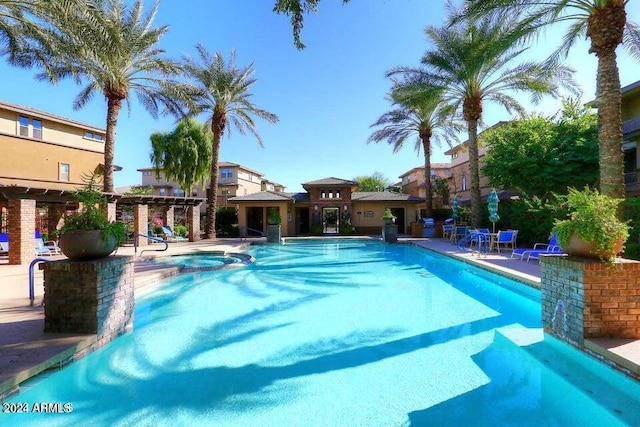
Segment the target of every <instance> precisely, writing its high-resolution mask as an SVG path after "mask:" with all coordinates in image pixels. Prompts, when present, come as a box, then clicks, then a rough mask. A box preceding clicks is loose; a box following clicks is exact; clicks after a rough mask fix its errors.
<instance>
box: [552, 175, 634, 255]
mask: <svg viewBox="0 0 640 427" xmlns="http://www.w3.org/2000/svg"><path fill="white" fill-rule="evenodd" d="M622 200H623V199H614V198H612V197H609V196H606V195H604V194H600V193H598V191H597V190H591V189H589V187H585V189H584V190H582V191H578V190H576V189H575V188H570V189H569V194H568V195H567V205H568V206H569V211H570V213H569V218H568V219H564V220H558V221H556V222H555V225H554V227H553V231H555V232H557V233H558V241H559V242H560V244H561V245H567V244H568V243H569V238H570V237H571V235H572V234H573V233H575V234H576V235H577V236H579V237H580V238H582V239H583V240H586V241H589V242H595V243H596V248H597V249H598V250H599V251H605V252H612V251H613V248H614V246H615V244H616V242H617V241H618V239H622V240H623V241H626V240H627V238H629V226H628V225H627V224H626V223H624V222H622V221H620V220H619V219H618V217H617V209H618V205H619V204H620V203H621V202H622ZM613 258H615V254H614V255H613ZM609 261H612V259H609Z"/></svg>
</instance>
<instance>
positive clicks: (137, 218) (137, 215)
mask: <svg viewBox="0 0 640 427" xmlns="http://www.w3.org/2000/svg"><path fill="white" fill-rule="evenodd" d="M133 233H134V234H135V235H136V236H137V235H138V234H142V235H143V236H146V235H148V233H149V207H148V206H147V205H134V206H133ZM135 238H137V239H138V246H146V245H148V244H149V239H145V238H143V237H139V238H138V237H135Z"/></svg>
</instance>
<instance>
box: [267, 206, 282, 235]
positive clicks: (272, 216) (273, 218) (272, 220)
mask: <svg viewBox="0 0 640 427" xmlns="http://www.w3.org/2000/svg"><path fill="white" fill-rule="evenodd" d="M281 223H282V217H281V216H280V209H279V208H269V213H268V214H267V224H268V225H267V242H268V243H280V239H281V238H282V231H281V228H280V224H281Z"/></svg>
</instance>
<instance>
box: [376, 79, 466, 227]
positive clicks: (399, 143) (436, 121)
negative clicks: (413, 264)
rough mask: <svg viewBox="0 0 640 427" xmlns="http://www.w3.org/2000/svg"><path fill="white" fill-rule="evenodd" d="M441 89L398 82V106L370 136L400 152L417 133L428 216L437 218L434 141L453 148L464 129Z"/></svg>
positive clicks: (393, 97) (395, 91) (394, 94)
mask: <svg viewBox="0 0 640 427" xmlns="http://www.w3.org/2000/svg"><path fill="white" fill-rule="evenodd" d="M440 91H441V90H437V88H428V87H427V88H425V87H424V86H422V85H419V87H418V88H414V87H413V84H412V83H411V82H398V81H394V86H393V88H392V89H391V92H390V95H389V99H390V100H391V102H392V103H393V105H395V106H397V108H395V109H393V110H391V111H389V112H387V113H385V114H383V115H382V116H380V117H379V118H378V120H376V122H375V123H374V124H372V125H371V127H380V128H379V129H378V130H376V131H375V132H373V133H372V134H371V136H369V138H368V139H367V143H369V142H381V141H387V142H388V143H389V144H391V145H392V146H393V152H394V153H397V152H398V151H399V150H400V149H401V148H402V147H403V146H404V143H405V142H406V141H407V139H408V138H410V137H412V136H414V135H415V136H416V140H415V150H416V153H418V154H420V149H421V148H422V152H423V153H424V184H425V189H426V200H425V203H426V217H427V218H432V217H433V188H432V186H431V144H432V142H435V143H436V144H437V146H440V145H441V141H444V142H446V143H447V144H448V145H449V146H450V147H451V141H453V140H455V139H456V137H455V135H456V133H457V132H458V131H459V130H460V129H461V126H460V124H459V123H457V122H455V121H454V120H452V111H451V108H448V106H447V105H445V104H444V103H443V102H442V98H441V97H440Z"/></svg>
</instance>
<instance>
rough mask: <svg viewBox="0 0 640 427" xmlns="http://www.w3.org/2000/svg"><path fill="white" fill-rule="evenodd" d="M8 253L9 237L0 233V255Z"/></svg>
mask: <svg viewBox="0 0 640 427" xmlns="http://www.w3.org/2000/svg"><path fill="white" fill-rule="evenodd" d="M7 252H9V235H8V234H7V233H0V254H4V253H7Z"/></svg>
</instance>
